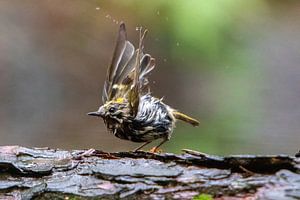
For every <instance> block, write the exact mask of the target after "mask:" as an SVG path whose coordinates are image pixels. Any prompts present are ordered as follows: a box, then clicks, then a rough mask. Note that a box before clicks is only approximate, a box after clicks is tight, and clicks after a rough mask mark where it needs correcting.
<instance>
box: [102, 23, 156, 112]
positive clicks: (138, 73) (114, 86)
mask: <svg viewBox="0 0 300 200" xmlns="http://www.w3.org/2000/svg"><path fill="white" fill-rule="evenodd" d="M146 33H147V30H145V31H144V32H142V30H140V39H139V47H138V49H136V50H135V48H134V46H133V45H132V44H131V43H130V42H129V41H128V40H127V36H126V29H125V24H124V23H121V25H120V29H119V35H118V39H117V44H116V47H115V51H114V54H113V59H112V62H111V65H110V67H109V68H108V71H107V77H106V81H105V84H104V90H103V95H102V100H103V103H105V102H106V101H110V100H113V99H118V98H125V99H127V100H128V101H129V104H130V108H131V114H132V115H133V116H135V115H136V113H137V111H138V105H139V99H140V94H141V93H142V92H143V91H144V90H145V88H146V86H147V84H148V79H147V75H148V74H149V72H150V71H152V70H153V69H154V66H155V59H154V58H152V57H151V56H150V55H149V54H144V52H143V49H144V38H145V35H146Z"/></svg>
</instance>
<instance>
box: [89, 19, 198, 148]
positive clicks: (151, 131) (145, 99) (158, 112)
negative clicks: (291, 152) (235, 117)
mask: <svg viewBox="0 0 300 200" xmlns="http://www.w3.org/2000/svg"><path fill="white" fill-rule="evenodd" d="M146 33H147V30H142V28H139V46H138V48H137V49H136V50H135V47H134V46H133V45H132V43H131V42H129V41H128V40H127V33H126V28H125V24H124V23H123V22H121V24H120V28H119V33H118V37H117V43H116V47H115V50H114V53H113V57H112V61H111V64H110V66H109V67H108V70H107V75H106V80H105V83H104V89H103V93H102V101H103V105H101V106H100V107H99V109H98V111H96V112H90V113H88V115H91V116H97V117H101V118H102V119H103V120H104V123H105V125H106V127H107V129H108V131H109V132H110V133H113V134H114V135H115V136H116V137H118V138H120V139H124V140H130V141H132V142H138V143H143V144H142V145H141V146H139V147H138V148H136V149H135V150H134V151H138V150H140V149H141V148H143V147H144V146H145V145H147V144H149V143H150V142H152V141H154V140H156V139H159V138H161V139H162V141H161V143H159V144H158V145H157V146H156V147H153V148H152V149H151V151H152V152H157V151H158V147H160V146H161V145H162V144H163V143H165V142H166V141H168V140H170V138H171V134H172V132H173V129H174V128H175V122H176V120H177V119H179V120H182V121H184V122H187V123H190V124H191V125H193V126H198V125H199V122H198V121H197V120H196V119H193V118H191V117H189V116H187V115H185V114H183V113H181V112H179V111H177V110H176V109H173V108H171V107H170V106H168V105H167V104H165V103H163V101H162V99H159V98H156V97H153V96H152V94H151V93H150V89H149V84H148V83H149V81H148V78H147V76H148V75H149V73H150V72H151V71H152V70H153V69H154V67H155V59H154V58H153V57H151V56H150V55H149V54H147V53H144V39H145V36H146Z"/></svg>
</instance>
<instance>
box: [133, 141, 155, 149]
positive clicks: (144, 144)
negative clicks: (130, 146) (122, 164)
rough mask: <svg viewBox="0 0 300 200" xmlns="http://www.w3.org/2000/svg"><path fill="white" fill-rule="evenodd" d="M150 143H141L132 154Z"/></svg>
mask: <svg viewBox="0 0 300 200" xmlns="http://www.w3.org/2000/svg"><path fill="white" fill-rule="evenodd" d="M150 142H152V141H148V142H145V143H143V144H142V145H141V146H139V147H138V148H135V149H134V150H133V152H135V151H138V150H140V149H141V148H143V147H144V146H146V145H147V144H149V143H150Z"/></svg>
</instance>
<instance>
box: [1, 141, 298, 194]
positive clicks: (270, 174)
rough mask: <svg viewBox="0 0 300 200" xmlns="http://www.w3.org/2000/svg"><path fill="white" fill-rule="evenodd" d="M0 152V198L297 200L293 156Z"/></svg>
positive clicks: (6, 148) (42, 150)
mask: <svg viewBox="0 0 300 200" xmlns="http://www.w3.org/2000/svg"><path fill="white" fill-rule="evenodd" d="M85 152H86V151H84V150H72V151H66V150H60V149H49V148H25V147H20V146H2V147H0V199H100V198H101V199H116V198H124V199H197V200H209V199H213V198H215V199H246V198H249V199H251V198H253V199H300V158H298V157H296V156H287V155H274V156H273V155H236V156H226V157H220V156H212V155H207V154H203V153H200V152H196V151H192V150H187V149H186V150H183V152H184V153H183V154H181V155H176V154H172V153H160V154H159V153H149V152H142V151H139V152H115V153H108V152H103V151H99V150H94V151H92V152H90V153H85Z"/></svg>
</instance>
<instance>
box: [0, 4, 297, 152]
mask: <svg viewBox="0 0 300 200" xmlns="http://www.w3.org/2000/svg"><path fill="white" fill-rule="evenodd" d="M120 21H124V22H125V23H126V25H127V31H128V38H129V40H130V41H132V42H133V43H134V44H136V43H137V39H138V33H137V31H136V27H139V26H143V27H146V28H147V29H148V30H149V34H148V36H147V39H146V47H145V50H146V52H148V53H150V54H151V55H152V56H153V57H155V58H156V60H157V66H156V69H155V70H154V71H153V73H152V75H151V77H150V79H151V81H153V82H151V87H152V92H153V94H154V95H155V96H157V97H164V99H165V102H166V103H168V104H169V105H171V106H172V107H174V108H177V109H179V110H180V111H183V112H185V113H187V114H189V115H191V116H194V117H195V118H197V119H199V120H200V122H201V125H200V127H198V128H193V127H190V126H189V125H186V124H184V123H181V122H179V123H177V128H176V129H175V131H174V133H173V137H172V139H171V141H169V142H168V143H167V144H165V145H164V146H163V149H164V151H168V152H176V153H178V152H180V150H181V149H183V148H189V149H194V150H199V151H202V152H207V153H216V154H221V155H223V154H242V153H253V154H254V153H261V154H265V153H272V154H277V153H287V154H294V153H296V152H297V151H298V150H299V148H300V134H299V132H300V66H299V63H300V56H299V55H300V1H296V0H295V1H290V0H288V1H276V0H275V1H274V0H273V1H271V0H269V1H266V0H251V1H244V0H212V1H201V0H190V1H184V0H177V1H174V0H164V1H162V0H161V1H158V0H155V1H139V0H130V1H119V0H105V1H104V0H102V1H101V0H90V1H84V0H64V1H59V0H44V1H38V2H37V1H33V0H32V1H17V0H3V1H0V95H1V103H0V145H23V146H39V147H42V146H49V147H53V148H55V147H58V148H65V149H81V148H97V149H102V150H106V151H126V150H131V149H133V148H135V147H137V146H138V145H139V144H136V143H132V142H128V141H122V140H119V139H118V138H115V137H114V136H113V135H111V134H109V133H108V132H107V131H106V129H105V127H104V126H103V122H102V120H99V119H96V118H92V117H88V116H86V113H87V112H89V111H94V110H95V109H97V108H98V106H99V105H100V103H101V98H100V95H101V92H102V84H103V82H104V78H105V74H106V68H107V66H108V64H109V62H110V59H111V56H112V51H113V48H114V45H115V39H116V33H117V30H118V23H119V22H120ZM150 147H151V146H148V147H147V148H150Z"/></svg>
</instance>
